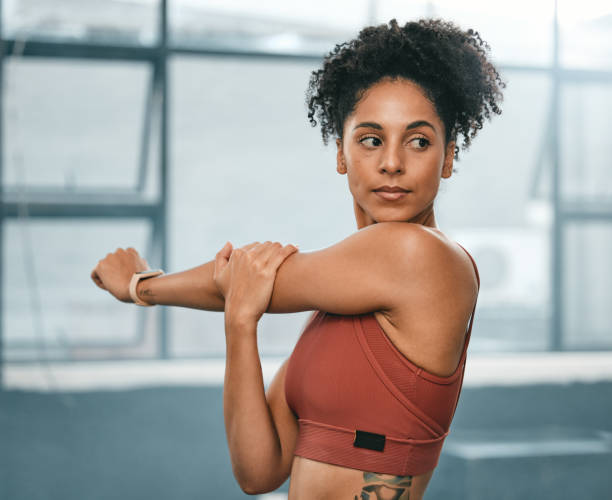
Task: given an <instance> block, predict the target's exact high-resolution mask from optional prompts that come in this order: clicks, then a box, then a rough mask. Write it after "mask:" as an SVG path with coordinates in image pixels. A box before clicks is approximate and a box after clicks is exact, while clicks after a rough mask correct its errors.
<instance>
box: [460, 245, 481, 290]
mask: <svg viewBox="0 0 612 500" xmlns="http://www.w3.org/2000/svg"><path fill="white" fill-rule="evenodd" d="M457 245H459V246H460V247H461V248H463V245H461V244H460V243H457ZM463 250H464V251H465V253H467V255H468V257H469V258H470V260H471V261H472V265H473V266H474V271H475V272H476V281H478V290H480V275H479V274H478V267H477V266H476V262H474V259H473V258H472V256H471V255H470V252H468V251H467V250H466V249H465V248H463Z"/></svg>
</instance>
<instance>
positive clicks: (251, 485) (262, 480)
mask: <svg viewBox="0 0 612 500" xmlns="http://www.w3.org/2000/svg"><path fill="white" fill-rule="evenodd" d="M234 475H235V477H236V480H237V481H238V485H239V486H240V489H241V490H242V491H243V492H244V493H246V494H247V495H263V494H264V493H270V492H271V491H274V490H276V489H278V488H279V487H280V486H281V485H282V484H283V483H284V482H285V480H286V479H287V477H289V476H288V475H287V476H286V477H284V478H282V477H265V476H264V475H263V474H256V475H255V476H253V477H248V476H245V475H237V474H234Z"/></svg>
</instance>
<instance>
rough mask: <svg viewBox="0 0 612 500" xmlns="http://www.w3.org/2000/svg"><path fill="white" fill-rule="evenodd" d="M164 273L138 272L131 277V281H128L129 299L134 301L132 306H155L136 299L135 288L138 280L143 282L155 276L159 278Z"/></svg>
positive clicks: (160, 271) (158, 271)
mask: <svg viewBox="0 0 612 500" xmlns="http://www.w3.org/2000/svg"><path fill="white" fill-rule="evenodd" d="M162 274H164V272H163V271H162V270H161V269H156V270H154V271H152V270H150V269H149V270H148V271H138V272H137V273H134V274H133V275H132V279H131V280H130V297H131V298H132V300H133V301H134V304H138V305H139V306H153V305H155V304H148V303H147V302H144V301H143V300H141V299H140V297H138V295H137V294H136V286H137V285H138V282H139V281H140V280H145V279H147V278H153V277H155V276H161V275H162Z"/></svg>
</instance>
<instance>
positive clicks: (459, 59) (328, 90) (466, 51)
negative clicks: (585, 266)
mask: <svg viewBox="0 0 612 500" xmlns="http://www.w3.org/2000/svg"><path fill="white" fill-rule="evenodd" d="M489 52H490V47H489V45H488V44H487V43H486V42H485V41H483V40H482V39H481V38H480V35H479V34H478V32H477V31H474V30H472V29H469V30H467V31H463V30H462V29H460V28H459V27H458V26H456V25H455V24H453V23H452V22H450V21H444V20H442V19H419V20H418V21H412V22H407V23H406V24H405V25H404V26H400V25H399V24H398V23H397V21H396V20H395V19H392V20H391V21H389V23H388V25H387V24H381V25H379V26H369V27H367V28H363V29H362V30H361V31H360V32H359V36H358V37H357V38H356V39H354V40H351V41H349V42H345V43H341V44H338V45H336V46H335V47H334V49H333V50H332V51H331V52H330V53H329V54H328V55H327V56H326V57H325V58H324V61H323V67H322V68H321V69H319V70H316V71H313V72H312V74H311V77H310V82H309V85H308V90H307V91H306V104H307V106H308V119H309V120H310V123H311V124H312V126H313V127H314V126H316V125H317V120H316V118H315V116H316V117H317V118H318V119H319V122H320V124H321V134H322V136H323V143H324V144H327V143H328V139H329V138H330V137H334V136H335V137H339V138H342V130H343V126H344V122H345V120H346V118H347V116H348V115H349V114H350V113H351V112H352V111H353V110H354V108H355V105H356V103H357V102H358V101H359V99H360V98H361V97H362V96H363V94H364V92H365V90H367V89H368V88H369V87H370V86H371V85H372V84H374V83H376V82H378V81H379V80H380V79H382V78H385V77H390V78H398V77H402V78H406V79H408V80H411V81H414V82H415V83H417V84H419V85H420V86H421V88H422V89H423V90H424V92H425V94H426V95H427V97H428V98H429V100H431V101H432V103H433V104H434V106H435V108H436V110H437V112H438V115H439V116H440V119H441V121H442V122H443V123H444V126H445V142H446V144H448V142H449V141H450V140H455V141H456V138H457V135H458V134H461V135H462V136H463V144H462V148H463V149H467V148H468V147H469V145H470V143H471V140H472V139H473V138H474V137H475V136H476V133H477V132H478V130H479V129H481V128H482V125H483V122H484V119H485V118H487V119H491V112H493V113H496V114H498V115H499V114H501V109H500V107H499V105H498V103H499V102H501V101H502V100H503V95H502V92H501V90H500V89H501V88H505V87H506V84H505V83H504V82H503V81H502V79H501V78H500V75H499V73H498V71H497V70H496V69H495V67H494V66H493V64H492V63H491V62H490V60H489V59H488V57H487V56H488V53H489ZM454 157H455V159H457V160H458V159H459V147H458V146H457V145H455V155H454Z"/></svg>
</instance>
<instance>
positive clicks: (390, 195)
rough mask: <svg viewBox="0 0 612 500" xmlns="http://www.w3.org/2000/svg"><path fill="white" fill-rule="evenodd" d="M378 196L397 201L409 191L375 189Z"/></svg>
mask: <svg viewBox="0 0 612 500" xmlns="http://www.w3.org/2000/svg"><path fill="white" fill-rule="evenodd" d="M374 192H375V193H376V194H377V195H378V196H380V197H381V198H382V199H383V200H387V201H395V200H399V199H401V198H403V197H404V196H406V195H407V194H408V193H409V191H397V192H395V193H390V192H388V191H374Z"/></svg>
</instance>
